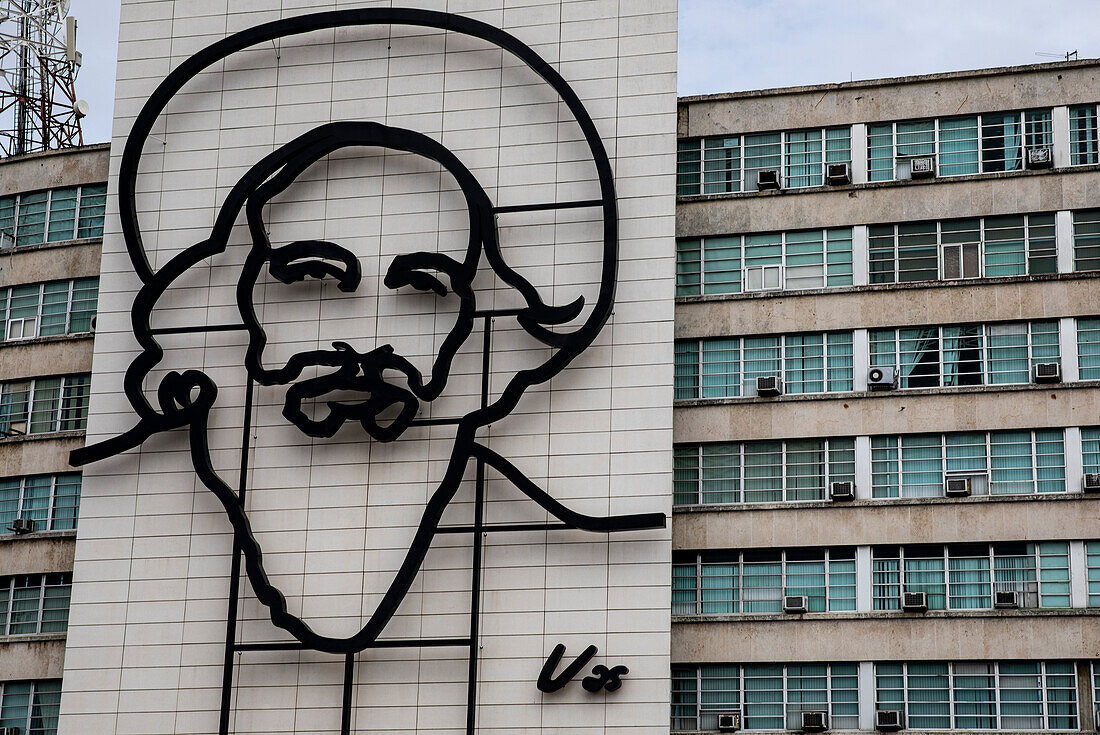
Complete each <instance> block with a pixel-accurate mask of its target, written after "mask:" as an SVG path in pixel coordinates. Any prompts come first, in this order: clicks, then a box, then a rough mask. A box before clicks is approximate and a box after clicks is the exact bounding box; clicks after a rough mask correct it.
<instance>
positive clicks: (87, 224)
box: [0, 184, 107, 247]
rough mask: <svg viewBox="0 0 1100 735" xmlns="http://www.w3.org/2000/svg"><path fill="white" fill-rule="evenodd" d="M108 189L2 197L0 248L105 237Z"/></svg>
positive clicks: (101, 185) (84, 187)
mask: <svg viewBox="0 0 1100 735" xmlns="http://www.w3.org/2000/svg"><path fill="white" fill-rule="evenodd" d="M106 202H107V185H106V184H99V185H92V186H80V187H75V186H74V187H69V188H65V189H52V190H50V191H39V192H35V193H33V194H20V195H17V196H10V197H0V247H8V246H10V245H11V244H12V243H14V244H15V245H16V246H19V245H37V244H39V243H43V242H58V241H60V240H72V239H74V238H84V237H102V235H103V213H104V210H105V206H106Z"/></svg>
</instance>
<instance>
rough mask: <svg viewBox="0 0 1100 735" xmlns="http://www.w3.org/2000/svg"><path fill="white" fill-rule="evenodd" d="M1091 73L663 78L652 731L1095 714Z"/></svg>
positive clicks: (1014, 725) (943, 724)
mask: <svg viewBox="0 0 1100 735" xmlns="http://www.w3.org/2000/svg"><path fill="white" fill-rule="evenodd" d="M1098 99H1100V63H1098V62H1097V61H1095V60H1085V61H1079V62H1068V63H1057V64H1042V65H1035V66H1025V67H1015V68H1004V69H989V70H980V71H968V72H958V73H951V74H936V75H929V76H924V77H913V78H904V79H884V80H873V81H867V82H854V83H846V84H838V85H822V86H814V87H798V88H790V89H774V90H761V91H753V92H745V93H736V94H729V95H713V96H706V97H691V98H683V99H681V100H680V108H679V128H678V136H679V153H678V172H677V178H678V181H677V184H678V191H677V194H678V204H677V225H676V235H677V304H676V386H675V392H676V401H675V409H674V416H675V419H674V441H675V444H676V446H675V455H676V457H675V462H676V470H675V480H674V515H673V630H672V664H673V667H672V730H673V731H674V732H696V731H702V732H713V731H716V730H723V729H729V728H732V727H733V726H734V725H736V726H738V727H740V728H743V729H750V730H803V729H804V730H817V729H821V728H822V727H828V728H829V729H833V730H857V729H858V730H865V731H868V730H874V729H876V728H878V729H887V730H888V729H897V728H899V727H903V728H906V729H909V730H963V731H965V730H975V729H985V730H990V729H992V730H1000V731H1029V730H1065V731H1082V730H1083V731H1093V730H1094V729H1095V727H1096V725H1097V722H1096V719H1095V711H1096V702H1097V686H1098V685H1100V663H1098V659H1100V540H1098V539H1100V533H1098V528H1100V525H1098V523H1097V522H1098V520H1100V503H1097V499H1098V498H1100V494H1097V493H1096V490H1097V486H1098V485H1100V476H1098V475H1097V473H1098V472H1100V453H1098V450H1100V443H1098V440H1100V431H1098V430H1097V428H1096V427H1097V425H1098V424H1100V404H1098V400H1100V383H1097V382H1096V381H1097V379H1100V371H1098V370H1097V360H1098V357H1097V355H1098V347H1097V335H1098V334H1100V332H1098V331H1097V329H1098V327H1100V319H1098V317H1100V299H1098V296H1100V280H1097V275H1098V273H1097V263H1098V262H1100V261H1097V260H1095V257H1096V254H1097V252H1098V251H1097V246H1098V245H1100V227H1098V223H1100V210H1097V209H1096V207H1097V206H1098V205H1100V165H1098V163H1100V160H1098V158H1097V132H1096V131H1097V126H1096V112H1097V107H1096V103H1097V101H1098Z"/></svg>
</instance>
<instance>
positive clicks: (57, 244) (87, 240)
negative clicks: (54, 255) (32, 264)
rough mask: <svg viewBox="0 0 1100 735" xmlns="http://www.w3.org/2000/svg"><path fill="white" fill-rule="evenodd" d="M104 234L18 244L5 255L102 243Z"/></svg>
mask: <svg viewBox="0 0 1100 735" xmlns="http://www.w3.org/2000/svg"><path fill="white" fill-rule="evenodd" d="M102 243H103V236H102V235H100V236H97V237H78V238H75V239H73V240H56V241H54V242H36V243H34V244H33V245H16V246H15V247H13V248H10V249H6V250H5V251H4V255H13V254H14V255H19V254H20V253H33V252H35V251H36V250H57V249H58V248H78V247H82V246H84V245H101V244H102Z"/></svg>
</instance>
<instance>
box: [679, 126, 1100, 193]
mask: <svg viewBox="0 0 1100 735" xmlns="http://www.w3.org/2000/svg"><path fill="white" fill-rule="evenodd" d="M703 137H708V136H703ZM1092 171H1100V164H1095V163H1093V164H1087V165H1084V166H1063V167H1061V168H1048V169H1041V170H1032V169H1023V170H1021V171H995V172H990V173H985V174H964V175H962V176H939V175H937V176H934V177H932V178H930V179H900V180H896V179H892V180H890V181H869V182H867V183H865V184H843V185H840V186H800V187H797V188H793V189H788V188H784V189H779V190H773V191H731V192H723V193H720V194H689V195H687V196H677V197H676V201H677V203H680V204H687V203H694V202H713V201H721V200H728V199H758V198H764V197H772V198H774V197H789V196H797V195H800V194H825V193H830V192H858V191H867V190H873V189H896V188H902V187H913V186H917V187H921V186H929V185H935V184H952V183H958V182H967V181H996V180H997V179H1016V178H1026V177H1030V176H1057V175H1059V174H1071V175H1072V174H1078V173H1089V172H1092Z"/></svg>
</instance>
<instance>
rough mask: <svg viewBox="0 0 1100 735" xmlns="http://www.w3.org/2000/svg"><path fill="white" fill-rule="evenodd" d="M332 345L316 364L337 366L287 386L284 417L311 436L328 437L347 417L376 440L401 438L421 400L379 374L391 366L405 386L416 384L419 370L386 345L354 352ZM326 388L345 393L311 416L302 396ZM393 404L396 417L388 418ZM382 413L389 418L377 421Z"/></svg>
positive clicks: (316, 395)
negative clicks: (399, 374) (333, 369)
mask: <svg viewBox="0 0 1100 735" xmlns="http://www.w3.org/2000/svg"><path fill="white" fill-rule="evenodd" d="M332 346H333V347H335V348H336V352H328V351H326V352H325V353H324V359H318V360H316V362H315V364H318V365H328V366H333V365H335V366H337V367H338V369H337V370H336V371H335V372H332V373H327V374H325V375H321V376H318V377H316V378H309V379H307V380H302V381H298V382H295V383H294V384H293V385H291V387H290V389H289V390H287V394H286V400H285V401H284V403H283V416H284V417H286V419H287V420H288V421H291V422H292V423H294V424H295V425H296V426H297V427H298V428H300V429H301V430H302V431H304V432H305V433H306V434H308V435H309V436H315V437H331V436H333V435H334V434H336V432H337V431H338V430H339V429H340V427H341V426H342V425H343V424H344V422H345V421H358V422H359V423H360V425H362V427H363V428H364V429H365V430H366V431H367V433H368V434H370V435H371V436H372V437H374V438H375V439H377V440H378V441H383V442H389V441H393V440H394V439H396V438H397V437H399V436H400V435H401V433H402V432H404V431H405V429H406V428H408V426H409V422H410V421H412V419H413V417H414V416H416V411H417V408H418V406H419V401H418V399H417V397H416V396H415V395H414V394H413V393H412V391H410V390H409V389H408V388H402V387H400V386H396V385H393V384H392V383H388V382H386V380H385V379H384V378H383V373H384V372H385V371H387V370H394V371H397V372H399V373H402V374H403V375H405V377H406V379H407V381H408V384H409V385H419V382H420V374H419V372H418V371H417V370H416V368H414V367H413V366H412V365H411V364H410V363H409V361H408V360H406V359H405V358H403V357H401V356H399V355H396V354H394V351H393V347H391V346H390V345H383V346H382V347H379V348H377V349H374V350H371V351H370V352H366V353H359V352H356V351H355V350H354V349H353V348H352V347H351V346H350V345H348V344H346V343H344V342H333V343H332ZM330 393H341V394H344V395H341V396H340V397H339V398H338V399H334V400H330V401H328V402H327V403H326V404H325V405H326V406H327V408H328V412H327V414H326V415H325V416H323V417H319V418H316V419H315V418H310V417H309V416H307V415H306V414H305V412H303V410H302V403H303V402H304V401H308V400H312V399H315V398H319V397H321V396H324V395H327V394H330ZM349 394H354V395H349ZM394 407H396V411H397V413H396V416H395V417H394V418H389V417H388V416H389V415H390V414H392V413H393V411H392V410H391V409H393V408H394ZM382 414H387V418H386V419H383V420H380V419H379V417H380V416H381V415H382Z"/></svg>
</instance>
